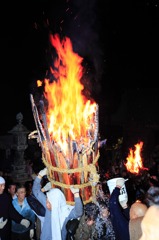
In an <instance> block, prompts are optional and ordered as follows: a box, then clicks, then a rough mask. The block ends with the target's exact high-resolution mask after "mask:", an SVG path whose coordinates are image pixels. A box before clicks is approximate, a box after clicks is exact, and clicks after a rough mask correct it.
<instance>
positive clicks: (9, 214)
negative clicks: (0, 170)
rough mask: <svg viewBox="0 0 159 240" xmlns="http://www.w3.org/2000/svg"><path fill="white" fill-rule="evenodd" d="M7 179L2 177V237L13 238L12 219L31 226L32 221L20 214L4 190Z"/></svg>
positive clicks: (0, 232) (0, 236) (0, 224)
mask: <svg viewBox="0 0 159 240" xmlns="http://www.w3.org/2000/svg"><path fill="white" fill-rule="evenodd" d="M4 189H5V179H4V178H3V177H0V239H1V240H11V220H14V221H15V222H17V223H20V224H21V225H23V226H25V227H26V228H28V227H29V225H30V221H29V220H27V219H25V218H24V217H23V216H22V215H21V214H19V213H18V212H17V211H16V210H15V208H14V207H13V205H12V201H11V198H10V196H9V195H8V193H6V192H4Z"/></svg>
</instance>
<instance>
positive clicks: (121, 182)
mask: <svg viewBox="0 0 159 240" xmlns="http://www.w3.org/2000/svg"><path fill="white" fill-rule="evenodd" d="M124 184H125V179H124V178H119V179H118V180H116V187H119V188H122V187H123V186H124Z"/></svg>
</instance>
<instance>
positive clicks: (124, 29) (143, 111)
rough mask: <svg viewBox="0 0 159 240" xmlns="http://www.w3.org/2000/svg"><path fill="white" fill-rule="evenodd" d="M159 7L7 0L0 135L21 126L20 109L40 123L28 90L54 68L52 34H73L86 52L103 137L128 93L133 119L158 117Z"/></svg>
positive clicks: (27, 119)
mask: <svg viewBox="0 0 159 240" xmlns="http://www.w3.org/2000/svg"><path fill="white" fill-rule="evenodd" d="M158 8H159V6H158V1H148V0H147V1H140V0H138V1H137V0H133V1H118V0H116V1H114V0H113V1H112V0H111V1H110V0H98V1H95V0H70V1H69V0H68V1H64V0H58V1H55V0H52V1H51V0H32V1H18V2H16V1H10V2H3V6H1V17H0V19H1V20H0V31H1V34H0V48H1V49H0V57H1V81H0V84H1V94H0V108H1V115H0V134H4V133H6V131H8V130H10V129H11V128H12V127H13V126H14V125H16V114H17V113H19V112H21V113H22V114H23V116H24V120H23V124H24V125H25V126H26V127H27V128H28V129H30V130H34V129H35V126H34V120H33V115H32V110H31V103H30V93H35V92H36V87H35V83H36V80H37V79H43V78H44V77H45V76H46V74H49V72H48V69H49V67H50V65H51V64H52V59H53V52H52V48H51V47H50V44H49V37H48V36H49V33H53V34H54V33H59V34H60V35H61V36H68V37H70V38H71V41H72V43H73V47H74V51H75V52H77V53H78V54H79V55H80V56H82V57H83V58H84V65H85V67H86V69H87V70H88V71H87V73H88V75H87V78H89V80H90V85H89V87H90V89H91V92H92V95H93V97H94V99H95V100H96V101H97V102H98V103H99V109H100V128H101V132H102V133H103V135H104V134H107V130H106V125H107V124H108V125H109V124H110V123H111V121H112V119H113V117H114V116H115V115H116V114H117V113H118V119H120V117H121V116H120V115H121V112H120V111H119V110H120V108H121V105H122V104H124V102H123V100H122V99H123V96H124V101H126V102H127V103H129V105H128V107H127V109H128V112H127V113H126V114H127V115H126V116H127V119H128V121H129V120H132V119H135V120H136V121H139V122H143V119H144V122H147V123H159V110H158V109H159V107H158V105H159V104H158V103H159V97H158V95H159V94H158V92H159V91H158V90H159V88H157V85H158V79H159V73H158V64H159V60H158V59H159V54H158V53H159V51H158V45H159V44H158V43H159V37H158V35H159V34H158V31H159V19H158V18H159V10H158ZM2 13H3V14H2ZM125 96H126V98H125ZM122 114H125V112H124V113H122ZM122 117H123V116H122Z"/></svg>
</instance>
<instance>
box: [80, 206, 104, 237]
mask: <svg viewBox="0 0 159 240" xmlns="http://www.w3.org/2000/svg"><path fill="white" fill-rule="evenodd" d="M98 214H99V208H98V206H97V205H96V204H95V203H93V202H90V203H87V204H86V205H85V206H84V214H83V216H82V217H81V219H80V222H79V225H78V228H77V230H76V233H75V240H81V239H82V240H88V239H94V238H95V239H96V238H97V232H96V229H95V221H96V219H97V217H98Z"/></svg>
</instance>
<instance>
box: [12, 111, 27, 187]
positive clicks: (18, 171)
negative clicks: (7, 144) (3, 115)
mask: <svg viewBox="0 0 159 240" xmlns="http://www.w3.org/2000/svg"><path fill="white" fill-rule="evenodd" d="M16 120H17V125H16V126H14V127H13V128H12V129H11V130H10V131H9V132H8V133H11V134H12V135H13V142H12V150H13V151H14V159H13V170H12V172H11V176H12V178H13V179H14V181H15V182H20V183H25V182H26V181H30V180H31V179H30V177H29V176H28V173H27V167H26V161H25V159H24V152H25V150H26V149H27V147H28V144H27V139H28V134H29V133H30V131H29V130H28V129H27V128H26V127H25V126H24V125H23V124H22V121H23V115H22V113H18V114H17V115H16Z"/></svg>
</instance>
